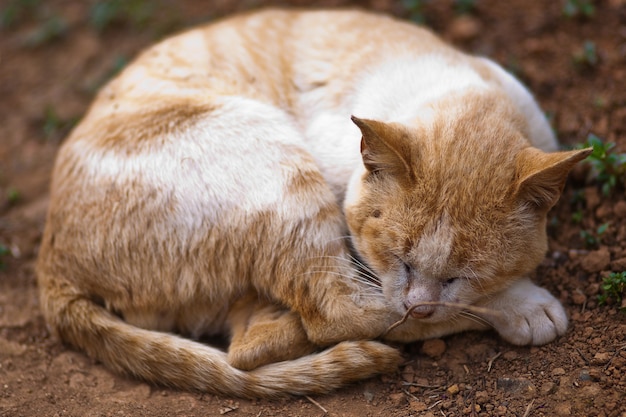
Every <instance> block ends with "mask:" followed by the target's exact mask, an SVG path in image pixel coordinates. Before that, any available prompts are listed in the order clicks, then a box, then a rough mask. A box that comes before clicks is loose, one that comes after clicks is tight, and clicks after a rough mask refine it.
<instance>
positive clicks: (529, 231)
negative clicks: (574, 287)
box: [344, 116, 589, 322]
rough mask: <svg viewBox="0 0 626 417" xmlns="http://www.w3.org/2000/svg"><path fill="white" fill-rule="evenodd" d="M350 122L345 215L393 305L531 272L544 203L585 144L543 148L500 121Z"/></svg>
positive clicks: (465, 297)
mask: <svg viewBox="0 0 626 417" xmlns="http://www.w3.org/2000/svg"><path fill="white" fill-rule="evenodd" d="M483 119H484V117H482V116H481V120H483ZM353 121H354V122H355V123H356V124H357V126H358V127H359V128H360V130H361V133H362V142H361V154H362V159H363V166H362V167H361V169H360V170H358V172H356V173H355V175H354V176H353V178H352V180H351V184H350V186H349V190H348V194H347V197H346V201H345V205H344V209H345V213H346V219H347V223H348V227H349V228H350V232H351V235H352V241H353V245H354V247H355V249H356V251H357V253H358V254H359V256H360V257H361V258H362V259H363V261H365V263H367V265H368V266H369V268H371V269H372V270H373V271H374V272H375V273H376V275H377V276H378V278H379V279H380V281H381V283H382V287H383V293H384V294H385V297H386V298H387V299H388V300H389V301H390V302H391V304H392V306H393V308H394V309H395V310H397V312H398V313H400V314H403V313H404V312H406V310H407V309H408V308H409V307H411V306H413V305H415V304H418V303H422V302H444V303H446V302H447V303H460V304H473V303H475V302H476V301H477V300H478V299H480V298H482V297H488V296H490V295H492V294H495V293H496V292H498V291H501V290H502V289H504V288H506V287H507V286H508V285H509V284H510V283H511V282H513V281H514V280H515V279H516V278H519V277H521V276H523V275H526V274H528V273H530V272H531V271H533V270H534V269H535V268H536V267H537V265H538V264H539V263H540V262H541V260H542V259H543V257H544V256H545V252H546V249H547V237H546V217H547V216H546V215H547V212H548V210H549V209H550V208H551V207H552V206H553V205H554V204H555V203H556V201H557V200H558V198H559V196H560V194H561V191H562V188H563V186H564V183H565V180H566V177H567V174H568V172H569V171H570V169H571V168H572V167H573V166H574V164H575V163H576V162H578V161H580V160H582V159H583V158H585V157H586V156H587V155H588V153H589V150H577V151H570V152H557V153H544V152H542V151H540V150H538V149H536V148H533V147H531V146H529V144H528V141H527V140H526V139H524V138H523V135H522V134H521V133H519V129H517V128H516V127H515V126H506V125H505V124H504V123H500V126H497V125H496V126H494V125H492V126H489V127H488V128H487V127H486V126H487V125H485V124H481V123H478V124H477V123H476V120H463V118H458V119H455V120H450V118H442V119H441V120H440V121H434V122H433V123H430V124H428V126H426V125H418V126H413V127H407V126H405V125H402V124H396V123H382V122H378V121H373V120H364V119H358V118H353ZM483 121H484V122H485V123H496V124H497V123H498V122H497V121H496V120H483ZM458 311H459V310H458V309H457V308H452V307H449V306H445V305H438V306H435V305H422V306H420V307H417V308H416V309H415V310H414V313H413V317H415V318H419V319H422V320H426V321H430V322H437V321H441V320H445V319H447V318H449V317H450V316H451V315H453V314H456V313H457V312H458Z"/></svg>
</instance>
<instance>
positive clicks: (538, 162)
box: [515, 147, 593, 211]
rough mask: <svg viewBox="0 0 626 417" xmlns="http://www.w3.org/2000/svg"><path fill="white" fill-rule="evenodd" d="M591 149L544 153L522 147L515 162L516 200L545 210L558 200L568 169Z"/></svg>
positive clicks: (587, 154) (583, 157)
mask: <svg viewBox="0 0 626 417" xmlns="http://www.w3.org/2000/svg"><path fill="white" fill-rule="evenodd" d="M592 151H593V149H592V148H587V149H578V150H573V151H567V152H554V153H546V152H543V151H540V150H539V149H536V148H532V147H529V148H526V149H523V150H522V151H521V152H520V154H519V155H518V156H517V161H516V164H517V167H516V169H517V178H518V180H517V181H516V184H515V185H516V191H515V195H516V197H517V199H518V201H520V202H521V203H526V204H532V205H533V206H535V207H537V208H538V209H540V210H542V211H544V210H545V211H547V210H549V209H550V208H551V207H552V206H554V205H555V204H556V202H557V201H558V199H559V197H560V195H561V192H562V191H563V187H564V186H565V181H566V180H567V175H568V174H569V172H570V170H571V169H572V168H573V167H574V165H576V163H578V162H580V161H582V160H583V159H585V158H586V157H587V156H589V154H590V153H591V152H592Z"/></svg>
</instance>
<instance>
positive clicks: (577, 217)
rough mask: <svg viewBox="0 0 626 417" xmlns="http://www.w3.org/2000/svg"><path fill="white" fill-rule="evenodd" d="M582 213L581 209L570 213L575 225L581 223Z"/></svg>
mask: <svg viewBox="0 0 626 417" xmlns="http://www.w3.org/2000/svg"><path fill="white" fill-rule="evenodd" d="M583 217H584V213H583V211H582V209H579V210H576V211H575V212H573V213H572V221H573V222H574V223H576V224H580V222H582V221H583Z"/></svg>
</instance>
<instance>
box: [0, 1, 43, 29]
mask: <svg viewBox="0 0 626 417" xmlns="http://www.w3.org/2000/svg"><path fill="white" fill-rule="evenodd" d="M39 3H40V0H12V1H10V2H9V4H8V5H6V6H5V7H3V8H1V9H0V29H8V28H10V27H13V26H15V25H17V24H18V23H19V22H21V21H22V20H24V19H25V18H26V17H27V16H28V15H33V14H34V11H35V9H36V7H37V6H38V5H39Z"/></svg>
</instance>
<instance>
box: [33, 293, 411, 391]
mask: <svg viewBox="0 0 626 417" xmlns="http://www.w3.org/2000/svg"><path fill="white" fill-rule="evenodd" d="M42 301H43V302H42V304H43V305H42V307H43V310H44V314H45V315H46V316H48V317H47V318H48V319H49V323H51V324H52V325H53V327H55V329H56V330H57V331H58V333H59V335H60V336H61V338H62V339H63V340H65V341H67V342H69V343H71V344H72V345H74V346H76V347H78V348H81V349H83V350H85V351H86V352H87V353H88V354H89V355H90V356H91V357H93V358H95V359H97V360H99V361H101V362H103V363H104V364H105V365H106V366H108V367H109V368H110V369H112V370H115V371H117V372H121V373H125V374H130V375H133V376H135V377H138V378H140V379H143V380H146V381H149V382H153V383H157V384H161V385H166V386H170V387H174V388H178V389H183V390H196V391H202V392H211V393H215V394H223V395H228V396H236V397H246V398H270V397H278V396H284V395H287V394H295V395H306V394H314V393H326V392H329V391H331V390H333V389H337V388H339V387H341V386H344V385H346V384H348V383H350V382H354V381H357V380H361V379H365V378H369V377H372V376H374V375H376V374H380V373H388V372H393V371H394V370H395V369H397V366H398V364H399V361H400V355H399V353H398V352H397V351H396V350H395V349H393V348H391V347H389V346H387V345H384V344H382V343H378V342H374V341H350V342H342V343H339V344H337V345H335V346H333V347H330V348H328V349H326V350H324V351H322V352H319V353H314V354H310V355H307V356H303V357H301V358H299V359H296V360H291V361H284V362H278V363H274V364H269V365H265V366H262V367H260V368H257V369H255V370H253V371H242V370H239V369H236V368H234V367H232V366H231V365H230V364H229V363H228V362H227V359H226V354H225V353H224V352H222V351H220V350H218V349H215V348H212V347H209V346H206V345H204V344H201V343H198V342H194V341H192V340H188V339H184V338H182V337H178V336H175V335H171V334H167V333H161V332H157V331H150V330H144V329H140V328H137V327H135V326H133V325H131V324H128V323H126V322H124V321H123V320H121V319H120V318H118V317H117V316H115V315H113V314H111V313H110V312H108V311H107V310H106V309H105V308H104V307H102V306H100V305H98V304H96V303H95V302H93V301H92V300H89V299H86V298H82V297H80V296H78V297H76V298H73V299H72V300H67V299H65V302H63V301H61V304H59V302H60V300H58V299H56V300H54V301H52V300H45V299H43V300H42ZM47 302H52V303H53V304H56V305H54V306H52V305H50V304H48V305H47V306H46V305H45V304H46V303H47ZM55 307H56V308H55ZM46 310H47V311H46ZM51 310H52V311H51ZM46 313H47V314H46Z"/></svg>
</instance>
